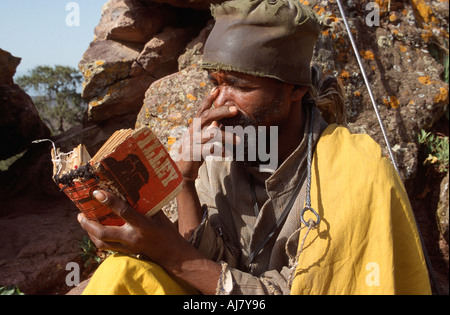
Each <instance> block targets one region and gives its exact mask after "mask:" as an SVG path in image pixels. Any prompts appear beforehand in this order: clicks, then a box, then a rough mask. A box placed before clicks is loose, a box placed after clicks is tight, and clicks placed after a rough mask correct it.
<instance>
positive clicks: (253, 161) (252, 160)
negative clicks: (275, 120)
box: [219, 95, 283, 167]
mask: <svg viewBox="0 0 450 315" xmlns="http://www.w3.org/2000/svg"><path fill="white" fill-rule="evenodd" d="M282 100H283V98H282V95H279V96H278V97H277V98H276V99H275V101H274V102H273V103H272V104H270V106H265V107H261V108H258V110H257V111H256V112H255V114H254V117H253V118H252V117H249V116H246V115H244V114H242V112H238V114H237V115H236V116H233V117H227V118H223V119H221V120H219V126H220V127H221V129H222V130H225V131H227V128H226V127H233V128H234V127H237V126H240V127H242V128H243V129H244V130H245V129H246V128H247V127H250V128H252V129H253V130H254V132H248V133H247V132H245V131H244V134H243V137H241V141H242V142H243V150H237V146H235V147H234V150H233V155H232V157H233V160H234V161H241V162H242V163H244V164H245V165H247V166H253V167H257V166H260V165H261V164H267V163H268V161H267V160H266V161H262V160H261V159H260V156H259V154H258V151H259V150H258V148H259V146H260V145H263V144H262V143H261V142H260V141H265V142H266V143H265V146H264V148H266V149H267V148H270V143H269V141H270V139H271V135H270V134H269V130H270V126H268V125H267V118H268V117H269V116H270V115H274V114H278V113H279V108H280V106H281V104H282ZM258 127H263V128H262V130H263V132H265V133H264V134H258ZM277 127H279V126H277ZM275 141H278V139H275ZM255 149H256V152H255V153H256V156H253V155H252V154H251V152H250V150H255ZM242 151H243V152H242ZM274 153H275V154H278V152H274Z"/></svg>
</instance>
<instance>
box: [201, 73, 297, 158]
mask: <svg viewBox="0 0 450 315" xmlns="http://www.w3.org/2000/svg"><path fill="white" fill-rule="evenodd" d="M209 77H210V80H211V82H212V83H213V84H214V85H215V86H216V87H217V88H218V89H219V94H218V96H217V98H216V99H215V101H214V107H216V108H219V107H221V106H235V107H236V108H237V109H238V114H237V115H236V116H234V117H229V118H223V119H221V120H219V121H218V124H219V128H221V129H222V130H225V131H226V127H236V126H241V127H243V128H246V127H250V128H252V127H253V128H254V131H255V132H253V133H246V134H245V136H244V138H243V139H242V140H243V144H244V148H243V149H244V152H243V154H244V156H243V159H244V160H245V161H247V162H253V163H251V164H252V165H255V164H256V165H258V164H260V162H261V161H260V159H259V156H256V161H255V160H253V161H252V159H251V158H250V159H249V156H251V154H250V155H249V150H252V148H255V146H256V148H258V146H259V145H261V144H262V143H261V138H260V136H261V135H260V134H259V133H258V127H260V126H261V127H264V128H263V130H264V140H265V141H264V142H265V146H264V148H269V147H270V143H269V141H278V138H277V137H276V135H278V132H277V133H276V135H270V134H269V130H270V129H269V127H270V126H275V127H276V128H282V126H283V124H284V122H286V121H287V120H288V119H289V118H290V117H289V112H290V107H291V98H290V97H289V96H290V95H291V94H292V89H293V86H292V85H290V84H286V83H283V82H280V81H277V80H275V79H270V78H261V77H255V76H251V75H246V74H241V73H237V72H224V71H219V72H212V73H210V74H209ZM277 131H278V129H277ZM271 136H275V137H276V138H275V139H273V138H271ZM251 145H253V147H252V146H251ZM256 148H255V150H256V151H257V149H256ZM236 151H237V150H236ZM236 151H235V152H234V158H235V159H237V160H241V161H242V159H238V157H237V156H236V153H237V152H236ZM237 154H239V153H237Z"/></svg>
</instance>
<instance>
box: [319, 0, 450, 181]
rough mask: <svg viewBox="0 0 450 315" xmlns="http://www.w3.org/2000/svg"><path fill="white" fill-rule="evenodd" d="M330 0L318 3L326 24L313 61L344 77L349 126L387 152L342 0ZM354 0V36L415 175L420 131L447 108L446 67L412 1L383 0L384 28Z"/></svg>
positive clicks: (405, 166) (402, 164)
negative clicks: (335, 0)
mask: <svg viewBox="0 0 450 315" xmlns="http://www.w3.org/2000/svg"><path fill="white" fill-rule="evenodd" d="M325 2H326V1H321V2H320V3H319V5H317V6H316V7H315V9H316V10H317V12H318V14H319V17H320V18H321V20H322V22H323V24H324V25H325V27H324V29H323V31H322V36H321V37H320V38H319V41H318V43H317V45H316V49H315V53H314V57H313V63H317V64H319V65H321V66H322V67H323V70H324V72H325V73H328V74H332V75H335V76H336V77H338V79H339V80H340V81H341V83H342V85H343V87H344V90H345V95H346V108H347V118H348V121H349V124H348V125H349V129H350V130H351V131H353V132H358V133H366V134H369V135H370V136H371V137H372V138H374V139H375V140H376V141H377V142H378V143H379V144H380V145H381V147H382V148H383V154H384V155H386V154H387V149H386V143H385V141H384V138H383V135H382V132H381V129H380V127H379V124H378V121H377V118H376V115H375V112H374V109H373V106H372V103H371V100H370V97H369V94H368V92H367V87H366V85H365V83H364V80H363V77H362V74H361V70H360V69H359V66H358V63H357V60H356V58H355V55H354V51H353V49H352V46H351V43H350V40H349V37H348V34H347V32H346V30H345V26H344V23H343V20H342V18H341V17H340V15H339V14H335V13H334V12H339V10H338V8H337V6H336V4H330V5H325ZM352 3H353V5H352V7H351V10H352V11H351V12H352V13H353V14H352V15H351V18H348V19H349V25H350V27H351V28H352V29H354V30H355V31H354V32H352V35H353V37H354V38H355V41H356V43H357V46H358V54H359V55H360V57H361V61H362V63H363V67H364V70H365V72H366V74H367V77H368V80H369V82H370V86H371V89H372V92H373V95H374V97H375V101H376V104H377V108H378V110H379V112H380V116H381V120H382V123H383V125H384V127H385V129H386V132H387V135H388V139H389V142H390V145H391V148H392V150H393V151H394V155H395V158H396V160H397V162H398V165H399V169H400V173H401V175H402V178H403V179H404V180H408V179H412V178H414V176H415V174H416V171H417V169H416V168H417V134H418V132H419V131H420V129H426V130H428V129H429V128H431V126H432V125H433V124H434V123H435V122H437V121H438V120H439V119H440V118H441V117H442V115H443V114H444V112H445V110H446V108H447V104H448V89H449V87H448V84H447V83H445V82H444V81H443V80H442V76H443V66H442V65H441V64H440V63H439V62H438V61H437V60H436V59H435V58H434V57H433V56H432V55H431V54H430V51H429V50H428V46H427V43H426V42H425V41H424V40H423V37H422V36H421V29H420V28H417V27H416V25H415V22H414V23H411V19H413V20H414V19H415V18H414V13H413V12H414V11H413V7H411V5H409V4H406V3H396V5H395V6H392V7H391V11H390V12H389V13H388V12H387V2H386V9H384V1H382V3H383V5H382V6H381V17H384V18H381V19H380V26H379V27H375V26H374V27H370V26H368V25H367V24H366V22H365V17H366V15H367V12H366V11H365V5H363V4H356V3H355V2H352ZM346 9H347V10H349V8H348V6H347V7H346ZM383 10H384V11H383ZM395 10H396V11H395ZM347 16H349V14H348V13H347ZM394 16H395V19H394Z"/></svg>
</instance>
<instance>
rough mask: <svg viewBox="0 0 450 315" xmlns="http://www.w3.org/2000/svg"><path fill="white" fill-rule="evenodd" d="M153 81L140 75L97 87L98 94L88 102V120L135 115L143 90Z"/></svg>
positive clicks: (95, 120)
mask: <svg viewBox="0 0 450 315" xmlns="http://www.w3.org/2000/svg"><path fill="white" fill-rule="evenodd" d="M153 81H155V79H154V78H152V77H150V76H148V75H141V76H138V77H132V78H126V79H124V80H121V81H118V82H117V83H115V84H112V85H110V86H106V87H105V88H102V89H99V90H98V92H97V95H98V96H97V97H94V98H93V99H91V101H90V102H89V107H88V115H89V120H90V121H91V122H104V121H106V120H109V119H111V118H112V117H120V116H122V115H136V114H137V113H138V112H139V110H140V108H141V107H142V103H143V99H144V94H145V91H146V90H147V88H148V87H149V85H150V84H151V83H152V82H153Z"/></svg>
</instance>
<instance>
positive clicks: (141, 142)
mask: <svg viewBox="0 0 450 315" xmlns="http://www.w3.org/2000/svg"><path fill="white" fill-rule="evenodd" d="M126 135H127V136H126V137H124V139H122V138H121V137H120V134H117V133H116V134H114V135H113V136H111V138H110V140H108V141H107V142H106V143H105V145H104V147H105V146H107V145H108V146H109V147H111V145H113V148H107V149H104V150H102V149H103V148H104V147H102V149H100V150H99V152H98V153H97V154H96V155H95V156H94V158H92V159H91V160H90V161H89V162H88V163H85V164H82V165H80V166H78V165H72V169H71V170H70V171H69V172H67V171H66V172H65V174H64V175H60V174H58V167H60V166H59V165H58V161H60V159H58V158H57V157H56V158H55V154H54V153H53V157H54V159H53V162H54V169H55V172H56V175H55V176H54V179H55V181H56V183H57V184H58V185H59V187H61V189H62V190H63V191H64V192H65V193H66V195H67V196H68V197H69V198H70V199H71V200H72V201H73V202H74V203H75V204H76V206H77V207H78V208H79V209H80V211H81V212H83V213H84V215H85V216H86V217H87V218H89V219H91V220H96V221H98V222H100V223H101V224H103V225H123V224H124V223H125V222H124V221H123V220H122V219H121V218H120V217H118V216H117V215H116V214H115V213H114V212H112V211H111V210H110V209H109V208H108V207H106V206H105V205H103V204H101V203H100V202H98V201H97V200H96V199H95V198H94V197H93V192H94V191H95V190H97V189H106V190H109V191H111V192H113V193H115V194H116V195H117V196H119V197H120V198H122V200H124V201H127V202H128V203H129V204H130V205H131V206H132V207H133V208H134V209H136V211H138V212H139V213H142V214H145V215H148V216H152V215H153V214H155V213H156V212H157V211H158V210H160V209H161V208H162V207H163V206H164V205H166V204H167V203H168V202H169V201H171V200H172V199H174V198H175V197H176V195H177V194H178V193H179V191H180V190H181V182H182V176H181V174H180V171H179V170H178V167H177V166H176V164H175V162H174V161H173V160H172V159H171V158H170V156H169V154H168V153H167V151H166V149H165V148H164V146H163V145H162V144H161V142H160V141H159V140H158V138H157V137H156V136H155V134H154V133H153V132H152V131H151V129H150V128H148V127H143V128H140V129H138V130H135V131H134V132H130V131H128V132H127V134H126ZM116 143H117V145H116ZM74 152H75V153H74V154H75V155H74V154H72V155H71V156H72V158H73V157H74V156H76V155H77V154H78V155H82V154H80V151H75V150H74ZM99 153H104V155H101V156H98V155H99ZM57 154H58V152H57ZM55 161H56V162H55ZM72 164H73V163H72Z"/></svg>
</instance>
